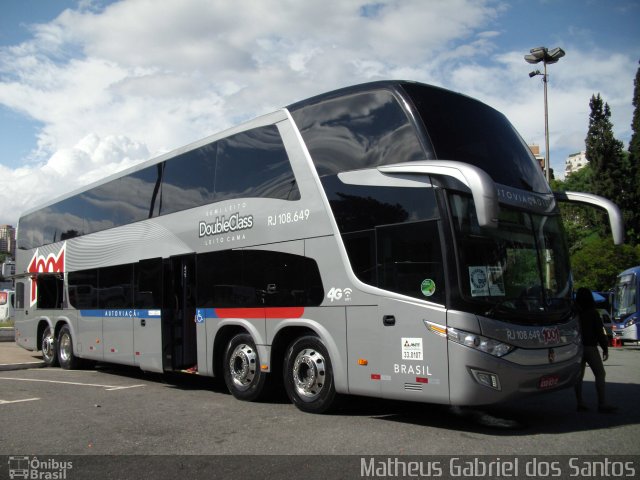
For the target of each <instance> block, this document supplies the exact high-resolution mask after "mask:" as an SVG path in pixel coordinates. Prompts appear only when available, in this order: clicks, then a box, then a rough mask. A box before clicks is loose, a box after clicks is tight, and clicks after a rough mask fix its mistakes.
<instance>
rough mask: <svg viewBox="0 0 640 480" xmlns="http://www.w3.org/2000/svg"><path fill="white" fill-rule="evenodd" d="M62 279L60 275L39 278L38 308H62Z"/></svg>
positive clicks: (40, 276)
mask: <svg viewBox="0 0 640 480" xmlns="http://www.w3.org/2000/svg"><path fill="white" fill-rule="evenodd" d="M62 289H63V282H62V278H61V277H60V275H58V274H53V275H39V276H38V308H39V309H45V308H46V309H60V308H62Z"/></svg>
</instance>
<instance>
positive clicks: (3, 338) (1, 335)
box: [0, 327, 16, 342]
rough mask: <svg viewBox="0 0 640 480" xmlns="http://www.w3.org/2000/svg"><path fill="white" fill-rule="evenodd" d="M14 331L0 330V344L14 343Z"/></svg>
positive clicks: (6, 328) (8, 329) (5, 328)
mask: <svg viewBox="0 0 640 480" xmlns="http://www.w3.org/2000/svg"><path fill="white" fill-rule="evenodd" d="M15 338H16V331H15V329H14V328H13V327H2V328H0V342H14V341H15Z"/></svg>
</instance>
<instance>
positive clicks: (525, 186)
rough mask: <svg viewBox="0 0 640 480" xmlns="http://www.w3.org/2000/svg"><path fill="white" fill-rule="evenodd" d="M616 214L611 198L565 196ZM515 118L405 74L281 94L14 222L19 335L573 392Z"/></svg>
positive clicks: (563, 275)
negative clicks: (237, 121)
mask: <svg viewBox="0 0 640 480" xmlns="http://www.w3.org/2000/svg"><path fill="white" fill-rule="evenodd" d="M561 199H562V200H570V201H580V202H585V203H591V204H596V205H599V206H601V207H602V208H605V209H607V210H608V211H609V213H610V217H611V225H612V231H613V234H614V237H615V241H616V242H620V241H621V239H622V226H621V225H620V215H619V213H620V212H619V211H618V210H617V207H615V205H613V204H612V203H611V202H609V201H607V200H605V199H602V198H599V197H594V196H592V195H587V194H578V193H571V192H565V193H563V194H562V198H561ZM557 200H558V198H557V197H555V196H554V194H553V193H552V192H551V191H550V189H549V186H548V184H547V183H546V181H545V179H544V176H543V174H542V171H541V168H540V165H539V164H538V163H537V161H536V160H535V159H534V157H533V156H532V154H531V152H530V151H529V149H528V147H527V145H526V144H525V143H524V142H523V141H522V139H521V138H520V137H519V135H518V134H517V133H516V131H515V130H514V128H513V127H512V126H511V124H510V123H509V122H508V121H507V119H506V118H505V117H504V116H503V115H502V114H501V113H499V112H497V111H496V110H494V109H493V108H491V107H489V106H487V105H485V104H483V103H481V102H479V101H476V100H474V99H472V98H469V97H467V96H464V95H460V94H457V93H454V92H451V91H448V90H445V89H441V88H436V87H432V86H428V85H424V84H420V83H414V82H405V81H384V82H375V83H368V84H363V85H358V86H354V87H349V88H346V89H342V90H338V91H334V92H330V93H327V94H323V95H320V96H317V97H314V98H311V99H308V100H305V101H301V102H298V103H295V104H292V105H290V106H288V107H286V108H283V109H281V110H278V111H276V112H274V113H271V114H268V115H265V116H262V117H259V118H257V119H255V120H252V121H250V122H247V123H245V124H243V125H240V126H238V127H235V128H231V129H230V130H227V131H225V132H222V133H220V134H217V135H213V136H211V137H208V138H206V139H204V140H202V141H199V142H196V143H194V144H191V145H189V146H187V147H184V148H181V149H179V150H176V151H174V152H171V153H168V154H166V155H163V156H161V157H159V158H156V159H153V160H150V161H148V162H146V163H143V164H141V165H140V166H136V167H134V168H132V169H129V170H127V171H125V172H123V173H120V174H117V175H114V176H112V177H110V178H107V179H105V180H104V181H101V182H98V183H96V184H94V185H91V186H89V187H87V188H83V189H82V190H79V191H76V192H73V193H71V194H68V195H66V196H63V197H61V198H58V199H57V200H54V201H51V202H50V203H48V204H46V205H44V206H41V207H39V208H37V209H33V210H30V211H28V212H26V213H25V214H24V215H22V217H21V218H20V221H19V226H18V235H17V237H18V238H17V245H18V255H17V260H16V271H17V274H16V275H17V277H18V278H17V285H16V297H17V314H16V317H17V321H16V342H17V343H18V344H19V345H21V346H22V347H24V348H26V349H29V350H35V349H41V350H42V353H43V358H44V359H45V361H46V362H47V363H48V364H49V365H57V364H59V365H61V366H62V367H63V368H74V367H76V366H78V365H79V363H81V362H82V361H85V360H93V361H102V362H113V363H121V364H128V365H137V366H139V367H140V368H142V369H143V370H148V371H155V372H167V371H180V370H187V371H197V373H198V374H200V375H205V376H223V377H224V380H225V382H226V385H227V386H228V388H229V390H230V391H231V393H232V394H233V395H234V396H235V397H237V398H239V399H243V400H257V399H260V398H262V397H263V396H264V395H266V394H267V392H269V390H270V389H271V388H274V387H278V386H281V385H283V388H284V389H285V390H286V392H287V394H288V396H289V398H290V399H291V401H292V402H293V403H294V404H295V405H296V406H297V407H298V408H300V409H302V410H304V411H308V412H316V413H320V412H324V411H326V410H328V409H329V408H330V407H331V406H332V405H334V403H335V400H336V398H337V396H338V395H340V394H358V395H365V396H373V397H384V398H391V399H403V400H412V401H417V402H430V403H442V404H454V405H478V404H489V403H495V402H501V401H505V400H508V399H511V398H516V397H519V396H524V395H530V394H534V393H537V392H543V391H551V390H555V389H559V388H563V387H567V386H569V385H571V384H572V383H573V381H574V379H575V377H576V374H577V372H578V368H579V365H580V353H581V347H580V337H579V332H578V326H577V323H576V321H575V319H574V317H573V316H572V310H571V295H572V292H571V290H572V283H571V275H570V271H569V255H568V252H567V248H566V245H565V236H564V233H563V228H562V224H561V220H560V215H559V211H558V207H557Z"/></svg>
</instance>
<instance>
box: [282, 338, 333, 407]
mask: <svg viewBox="0 0 640 480" xmlns="http://www.w3.org/2000/svg"><path fill="white" fill-rule="evenodd" d="M283 374H284V385H285V390H286V391H287V395H288V396H289V399H290V400H291V401H292V402H293V404H294V405H295V406H296V407H298V408H299V409H300V410H302V411H304V412H309V413H325V412H327V411H329V410H330V409H331V408H332V407H333V406H334V404H335V401H336V389H335V385H334V382H333V370H332V368H331V359H330V358H329V352H328V351H327V349H326V347H325V346H324V344H323V343H322V341H321V340H320V339H319V338H318V337H316V336H312V335H309V336H305V337H300V338H298V339H297V340H296V341H294V342H293V343H292V344H291V346H289V349H288V350H287V354H286V356H285V359H284V372H283Z"/></svg>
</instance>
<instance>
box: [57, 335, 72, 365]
mask: <svg viewBox="0 0 640 480" xmlns="http://www.w3.org/2000/svg"><path fill="white" fill-rule="evenodd" d="M72 353H73V352H72V347H71V337H70V336H69V334H67V333H65V334H63V335H62V337H60V359H61V360H63V361H65V362H68V361H69V359H70V358H71V355H72Z"/></svg>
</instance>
